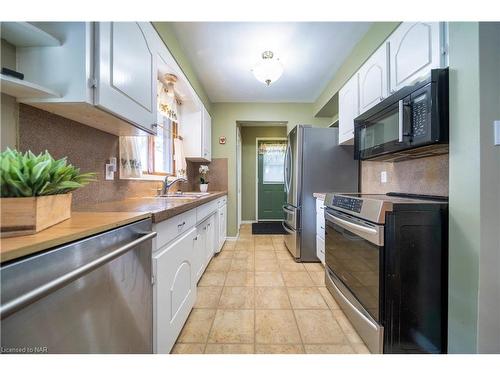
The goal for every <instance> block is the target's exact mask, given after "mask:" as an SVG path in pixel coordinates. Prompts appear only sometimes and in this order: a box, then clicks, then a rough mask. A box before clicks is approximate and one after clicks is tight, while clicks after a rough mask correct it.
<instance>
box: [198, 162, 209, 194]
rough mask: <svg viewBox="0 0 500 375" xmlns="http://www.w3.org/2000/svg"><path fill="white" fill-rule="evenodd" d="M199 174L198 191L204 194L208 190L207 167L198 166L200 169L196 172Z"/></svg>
mask: <svg viewBox="0 0 500 375" xmlns="http://www.w3.org/2000/svg"><path fill="white" fill-rule="evenodd" d="M198 171H199V172H200V191H201V192H206V191H207V190H208V181H207V174H208V171H209V169H208V165H200V169H199V170H198Z"/></svg>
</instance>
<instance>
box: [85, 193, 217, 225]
mask: <svg viewBox="0 0 500 375" xmlns="http://www.w3.org/2000/svg"><path fill="white" fill-rule="evenodd" d="M224 195H227V191H216V192H210V194H207V195H204V196H202V197H200V198H196V199H190V198H187V199H182V198H179V197H175V198H169V197H146V198H144V197H142V198H129V199H124V200H121V201H112V202H104V203H99V204H96V205H92V206H86V207H81V208H80V207H77V208H76V210H79V211H80V210H81V211H96V212H109V211H113V212H120V211H121V212H149V213H151V215H152V217H153V223H158V222H160V221H163V220H167V219H170V218H171V217H173V216H176V215H179V214H181V213H183V212H186V211H189V210H191V209H193V208H196V207H198V206H201V205H202V204H204V203H207V202H210V201H212V200H214V199H217V198H220V197H223V196H224Z"/></svg>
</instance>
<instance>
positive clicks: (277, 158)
mask: <svg viewBox="0 0 500 375" xmlns="http://www.w3.org/2000/svg"><path fill="white" fill-rule="evenodd" d="M285 151H286V143H285V142H281V143H261V144H260V146H259V153H260V154H261V155H262V156H263V157H262V164H263V165H262V183H264V184H282V183H284V181H285V173H284V163H285Z"/></svg>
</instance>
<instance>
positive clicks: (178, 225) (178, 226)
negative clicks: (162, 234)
mask: <svg viewBox="0 0 500 375" xmlns="http://www.w3.org/2000/svg"><path fill="white" fill-rule="evenodd" d="M184 225H186V222H185V221H183V222H182V223H180V224H177V228H182V227H183V226H184Z"/></svg>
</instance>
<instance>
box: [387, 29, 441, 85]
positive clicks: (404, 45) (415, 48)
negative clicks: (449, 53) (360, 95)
mask: <svg viewBox="0 0 500 375" xmlns="http://www.w3.org/2000/svg"><path fill="white" fill-rule="evenodd" d="M444 27H445V25H444V24H443V23H440V22H403V23H402V24H401V25H400V26H399V27H398V28H397V29H396V30H395V31H394V32H393V33H392V35H391V36H390V37H389V39H388V42H389V50H390V71H391V73H390V82H391V86H390V91H391V93H393V92H395V91H397V90H399V89H400V88H402V87H404V86H408V85H410V84H412V83H414V82H416V81H418V80H419V79H421V78H423V77H425V76H426V75H427V74H429V72H430V70H431V69H433V68H439V67H442V66H444V65H445V64H444V53H442V52H444V51H445V48H443V47H444V37H443V31H444Z"/></svg>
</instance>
